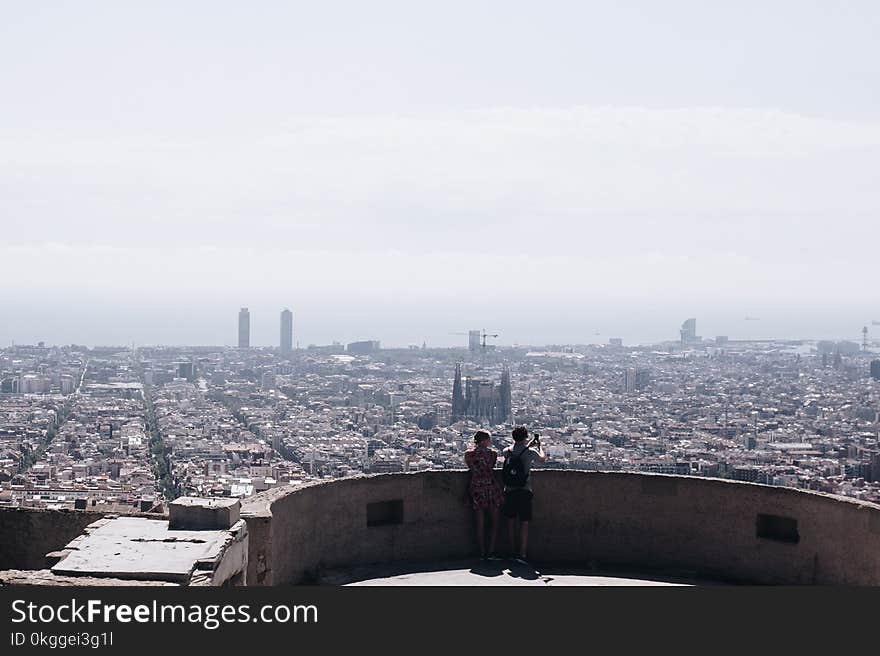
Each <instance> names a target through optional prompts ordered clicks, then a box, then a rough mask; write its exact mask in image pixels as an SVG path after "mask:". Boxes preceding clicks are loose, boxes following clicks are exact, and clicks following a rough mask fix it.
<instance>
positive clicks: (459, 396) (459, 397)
mask: <svg viewBox="0 0 880 656" xmlns="http://www.w3.org/2000/svg"><path fill="white" fill-rule="evenodd" d="M466 409H467V407H466V404H465V400H464V391H463V390H462V389H461V365H460V364H456V365H455V381H454V382H453V383H452V421H453V422H455V421H459V420H460V419H464V414H465V411H466Z"/></svg>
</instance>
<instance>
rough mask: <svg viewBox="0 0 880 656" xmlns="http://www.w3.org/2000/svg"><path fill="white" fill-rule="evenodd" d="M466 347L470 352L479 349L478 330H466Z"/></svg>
mask: <svg viewBox="0 0 880 656" xmlns="http://www.w3.org/2000/svg"><path fill="white" fill-rule="evenodd" d="M468 349H469V350H470V351H472V352H475V351H479V350H480V331H479V330H470V331H468Z"/></svg>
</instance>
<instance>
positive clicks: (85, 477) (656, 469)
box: [0, 308, 880, 512]
mask: <svg viewBox="0 0 880 656" xmlns="http://www.w3.org/2000/svg"><path fill="white" fill-rule="evenodd" d="M237 324H238V347H237V348H234V347H158V346H156V347H94V348H87V347H84V346H77V345H67V346H47V345H44V344H42V343H40V344H37V345H26V346H23V345H16V346H12V347H9V348H5V349H3V350H2V351H0V504H2V505H4V506H13V507H16V506H21V507H48V508H87V507H97V508H100V509H106V510H112V511H113V512H128V511H149V510H153V509H158V508H159V507H161V506H162V505H163V504H164V503H166V502H167V501H168V500H170V499H173V498H175V497H177V496H180V495H189V496H202V497H240V498H243V497H248V496H250V495H253V494H255V493H258V492H261V491H263V490H266V489H269V488H272V487H274V486H278V485H286V484H299V483H306V482H309V481H314V480H320V479H329V478H339V477H345V476H353V475H359V474H364V473H383V472H408V471H419V470H426V469H460V468H462V467H463V458H464V451H465V450H466V449H467V448H468V447H469V446H470V444H471V440H472V436H473V433H474V432H475V431H476V430H478V429H480V428H482V429H484V430H488V431H489V432H490V433H491V434H492V435H493V441H494V444H495V447H496V448H501V447H503V446H505V445H506V444H508V443H509V440H510V430H511V428H512V427H513V426H514V425H516V424H525V425H526V426H528V427H529V429H530V430H531V431H533V432H536V433H540V435H541V438H542V442H543V443H544V444H545V448H546V451H547V454H548V461H547V463H545V464H544V465H543V466H544V467H550V468H556V469H583V470H602V471H638V472H653V473H663V474H679V475H688V476H704V477H716V478H726V479H735V480H740V481H748V482H754V483H762V484H767V485H776V486H785V487H793V488H800V489H805V490H815V491H819V492H825V493H831V494H836V495H843V496H847V497H852V498H857V499H861V500H867V501H874V502H878V501H880V441H878V435H880V415H878V413H880V355H878V349H877V348H876V345H875V344H874V343H873V342H871V341H870V340H869V334H868V329H867V328H865V329H864V330H863V340H862V342H861V343H857V342H853V341H819V342H815V341H801V340H767V341H750V342H747V341H736V340H732V339H728V338H727V337H715V338H711V339H708V338H702V337H699V336H697V334H696V320H695V319H688V320H686V321H685V322H684V323H683V324H682V326H681V328H680V330H679V331H678V338H677V339H674V340H670V341H669V342H665V343H662V344H657V345H651V346H627V345H625V344H623V343H622V340H620V339H611V340H610V341H609V343H608V344H605V345H547V346H544V347H528V348H526V347H503V346H498V345H495V344H493V343H492V342H493V341H494V339H495V338H496V337H497V335H492V334H487V333H486V331H485V330H483V331H471V332H470V333H469V334H467V335H466V338H467V342H466V344H465V343H463V344H462V345H461V347H460V348H442V349H441V348H428V347H427V346H426V345H422V346H412V347H409V348H407V349H383V348H382V347H381V344H380V342H378V341H374V340H367V341H362V342H354V343H349V344H345V345H344V344H339V343H333V344H330V345H324V346H319V345H309V346H308V347H305V348H294V342H293V314H292V313H291V312H290V311H289V310H285V311H284V312H282V314H281V322H280V324H281V328H280V340H279V345H278V346H277V347H271V348H270V347H252V346H251V345H250V316H249V313H248V310H247V309H246V308H242V309H241V311H240V312H239V314H238V322H237ZM671 332H672V331H671ZM462 341H463V342H464V341H465V340H464V339H463V340H462Z"/></svg>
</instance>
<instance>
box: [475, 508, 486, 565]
mask: <svg viewBox="0 0 880 656" xmlns="http://www.w3.org/2000/svg"><path fill="white" fill-rule="evenodd" d="M485 524H486V517H485V513H484V512H483V511H482V510H478V511H477V542H479V543H480V556H485V555H486V529H485Z"/></svg>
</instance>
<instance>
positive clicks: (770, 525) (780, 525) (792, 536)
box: [757, 513, 801, 544]
mask: <svg viewBox="0 0 880 656" xmlns="http://www.w3.org/2000/svg"><path fill="white" fill-rule="evenodd" d="M757 534H758V537H759V538H766V539H767V540H776V541H777V542H788V543H790V544H797V543H798V542H800V539H801V536H800V534H799V533H798V527H797V520H796V519H793V518H791V517H780V516H779V515H763V514H761V513H758V521H757Z"/></svg>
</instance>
